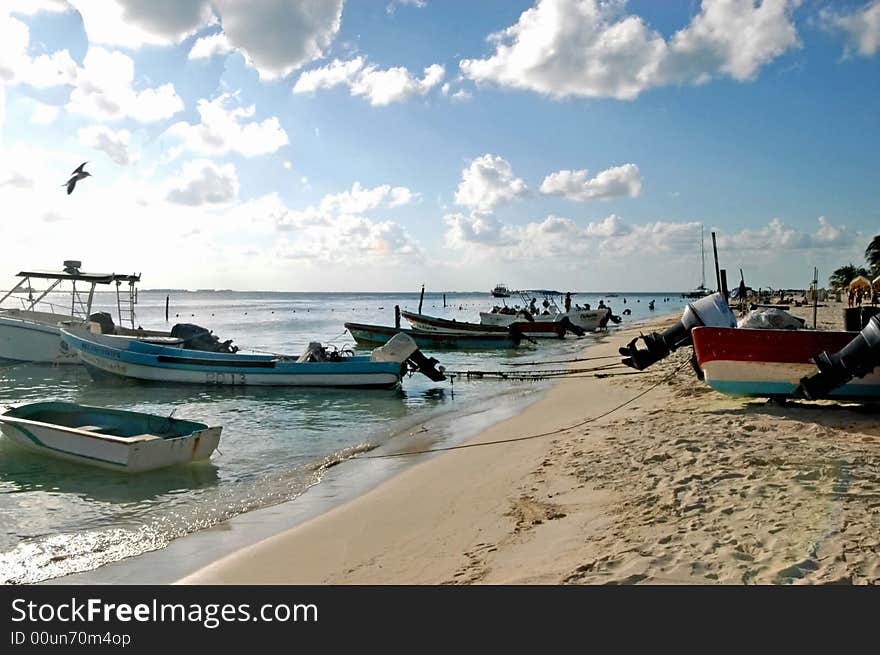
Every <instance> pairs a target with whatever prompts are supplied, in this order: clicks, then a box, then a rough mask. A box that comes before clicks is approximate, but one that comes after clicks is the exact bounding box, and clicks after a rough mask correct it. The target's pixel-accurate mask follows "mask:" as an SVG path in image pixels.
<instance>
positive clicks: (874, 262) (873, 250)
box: [865, 234, 880, 276]
mask: <svg viewBox="0 0 880 655" xmlns="http://www.w3.org/2000/svg"><path fill="white" fill-rule="evenodd" d="M865 259H866V260H868V266H870V267H871V275H875V276H876V275H880V234H878V235H877V236H875V237H874V238H873V239H871V243H869V244H868V247H867V248H865Z"/></svg>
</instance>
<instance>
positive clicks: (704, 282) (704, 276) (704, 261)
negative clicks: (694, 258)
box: [700, 223, 706, 289]
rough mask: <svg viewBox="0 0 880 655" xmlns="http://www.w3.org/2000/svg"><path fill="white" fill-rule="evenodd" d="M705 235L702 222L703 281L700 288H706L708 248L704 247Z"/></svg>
mask: <svg viewBox="0 0 880 655" xmlns="http://www.w3.org/2000/svg"><path fill="white" fill-rule="evenodd" d="M703 243H704V237H703V224H702V223H700V258H701V259H702V260H703V281H702V282H700V288H701V289H705V288H706V250H705V248H704V247H703Z"/></svg>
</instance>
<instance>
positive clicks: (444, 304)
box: [443, 293, 446, 309]
mask: <svg viewBox="0 0 880 655" xmlns="http://www.w3.org/2000/svg"><path fill="white" fill-rule="evenodd" d="M443 309H446V294H445V293H444V294H443Z"/></svg>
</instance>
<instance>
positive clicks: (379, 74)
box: [293, 57, 446, 107]
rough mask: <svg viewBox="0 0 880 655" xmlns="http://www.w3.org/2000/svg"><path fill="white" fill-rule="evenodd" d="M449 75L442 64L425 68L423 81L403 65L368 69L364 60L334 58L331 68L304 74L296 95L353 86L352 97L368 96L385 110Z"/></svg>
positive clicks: (298, 80) (324, 67) (372, 103)
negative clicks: (384, 107)
mask: <svg viewBox="0 0 880 655" xmlns="http://www.w3.org/2000/svg"><path fill="white" fill-rule="evenodd" d="M445 74H446V69H444V68H443V66H441V65H439V64H432V65H431V66H428V67H427V68H425V70H424V74H423V76H422V78H421V79H419V78H417V77H415V76H413V75H412V74H411V73H410V72H409V71H408V70H407V69H406V68H403V67H401V66H397V67H394V68H386V69H380V68H377V67H376V66H372V65H370V66H365V65H364V59H363V57H355V58H354V59H349V60H347V61H340V60H339V59H334V60H333V61H332V62H331V63H330V64H328V65H327V66H323V67H320V68H315V69H313V70H310V71H306V72H305V73H303V74H302V75H300V76H299V79H297V81H296V84H294V86H293V92H294V93H309V92H314V91H317V90H318V89H330V88H333V87H335V86H340V85H345V86H348V87H349V89H350V91H351V95H353V96H365V97H366V98H367V99H368V100H369V102H370V104H371V105H373V106H374V107H381V106H385V105H390V104H391V103H392V102H401V101H403V100H406V99H407V98H410V97H412V96H415V95H425V94H426V93H428V91H430V90H431V89H432V88H434V87H435V86H437V85H438V84H440V82H442V81H443V77H444V76H445Z"/></svg>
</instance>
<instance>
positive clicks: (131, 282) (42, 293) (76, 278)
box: [0, 262, 141, 329]
mask: <svg viewBox="0 0 880 655" xmlns="http://www.w3.org/2000/svg"><path fill="white" fill-rule="evenodd" d="M67 264H68V263H67V262H65V265H66V267H65V269H64V270H63V271H19V273H18V274H17V276H16V277H20V278H21V280H20V281H19V282H18V284H16V285H15V286H14V287H13V288H12V289H10V290H9V291H7V292H6V294H5V295H4V296H3V297H2V298H0V304H2V303H4V302H5V301H6V300H7V299H9V298H14V299H16V300H19V301H20V302H21V304H22V309H23V311H27V312H34V311H39V309H38V308H37V305H38V304H40V303H43V304H45V305H48V306H49V307H50V308H51V309H53V310H55V308H57V307H59V306H58V305H55V304H54V303H51V302H49V301H48V300H44V299H45V298H46V296H48V295H49V294H50V293H52V292H53V291H55V289H56V288H57V287H58V286H59V285H60V284H61V283H62V282H70V284H71V287H70V306H69V312H70V317H71V318H73V319H79V320H82V321H86V320H88V317H89V316H90V315H91V313H92V304H93V302H94V298H95V287H96V286H97V285H99V284H101V285H109V284H115V285H116V311H117V315H118V319H119V324H120V325H123V324H125V323H128V324H129V325H130V326H131V328H132V329H135V305H137V286H136V285H137V283H138V282H140V279H141V274H140V273H137V274H135V273H132V274H128V273H84V272H80V270H79V267H78V266H68V265H67ZM31 280H51V284H49V285H48V287H46V288H45V289H43V290H37V289H34V287H33V284H32V282H31ZM77 282H85V283H86V285H87V286H86V288H85V289H84V288H82V287H80V288H79V289H78V288H77V286H76V283H77ZM123 282H127V283H128V285H127V292H128V293H127V297H126V298H125V300H124V302H123V292H122V283H123ZM25 293H26V294H27V295H26V296H25V295H24V294H25ZM35 293H36V294H38V295H37V296H36V297H34V294H35ZM56 293H59V292H57V291H56ZM67 310H68V308H65V311H67ZM52 313H56V312H55V311H53V312H52Z"/></svg>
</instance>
